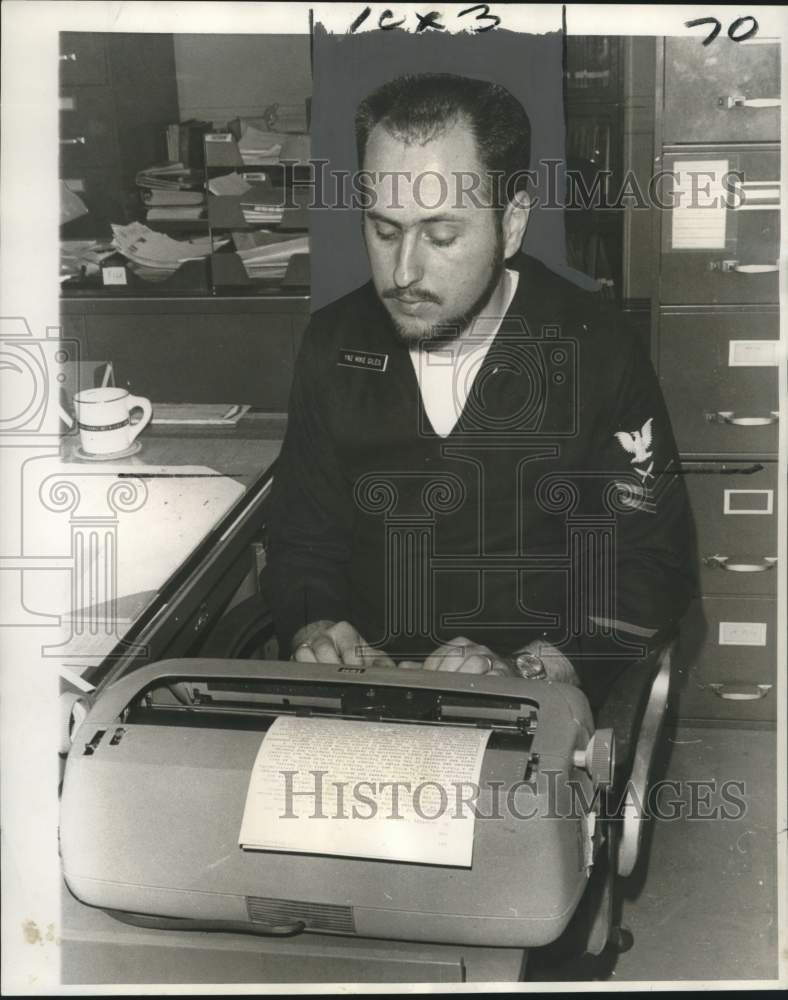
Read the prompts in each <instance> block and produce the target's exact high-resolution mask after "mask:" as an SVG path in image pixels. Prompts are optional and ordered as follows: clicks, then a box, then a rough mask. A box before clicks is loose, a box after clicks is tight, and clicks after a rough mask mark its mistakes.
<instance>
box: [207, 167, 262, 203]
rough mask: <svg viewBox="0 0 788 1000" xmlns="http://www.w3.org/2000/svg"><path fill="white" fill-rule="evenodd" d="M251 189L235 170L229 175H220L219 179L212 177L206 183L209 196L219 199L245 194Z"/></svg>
mask: <svg viewBox="0 0 788 1000" xmlns="http://www.w3.org/2000/svg"><path fill="white" fill-rule="evenodd" d="M251 187H252V185H251V184H249V183H248V182H247V180H246V178H245V177H243V176H242V175H241V174H239V173H237V172H236V171H235V170H233V171H232V173H229V174H222V175H221V177H212V178H211V179H210V180H209V181H208V190H209V191H210V192H211V194H215V195H219V196H221V197H224V196H226V195H237V194H246V192H247V191H249V190H251Z"/></svg>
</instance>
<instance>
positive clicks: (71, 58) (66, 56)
mask: <svg viewBox="0 0 788 1000" xmlns="http://www.w3.org/2000/svg"><path fill="white" fill-rule="evenodd" d="M58 59H59V60H60V61H61V62H76V61H77V54H76V52H62V53H61V54H60V55H59V56H58Z"/></svg>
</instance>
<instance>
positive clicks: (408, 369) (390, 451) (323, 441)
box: [269, 255, 693, 704]
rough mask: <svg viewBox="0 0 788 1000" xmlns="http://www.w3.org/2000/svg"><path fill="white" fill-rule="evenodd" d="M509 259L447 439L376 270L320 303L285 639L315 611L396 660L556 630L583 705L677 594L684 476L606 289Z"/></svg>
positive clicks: (294, 477)
mask: <svg viewBox="0 0 788 1000" xmlns="http://www.w3.org/2000/svg"><path fill="white" fill-rule="evenodd" d="M507 266H509V267H513V268H516V269H517V270H518V271H519V272H520V278H519V282H518V286H517V290H516V293H515V296H514V299H513V301H512V303H511V305H510V307H509V309H508V311H507V314H506V317H505V318H504V320H503V322H502V324H501V326H500V329H499V331H498V333H497V335H496V337H495V339H494V341H493V343H492V345H491V346H490V348H489V350H488V352H487V354H486V356H485V358H484V361H483V362H482V365H481V367H480V369H479V370H478V372H477V374H476V377H475V379H474V381H473V384H472V387H471V389H470V392H469V394H468V398H467V401H466V403H465V407H464V409H463V411H462V414H461V416H460V418H459V420H458V422H457V424H456V425H455V427H454V429H453V430H452V432H451V433H450V434H449V435H448V436H447V437H441V436H439V435H437V434H436V433H435V432H434V430H433V429H432V427H431V425H430V422H429V418H428V417H427V415H426V412H425V410H424V407H423V405H422V401H421V395H420V390H419V385H418V381H417V378H416V374H415V371H414V367H413V363H412V362H411V358H410V354H409V349H408V346H407V345H406V344H404V343H403V342H402V341H401V340H399V339H398V337H397V335H396V333H395V331H394V329H393V327H392V324H391V321H390V319H389V316H388V313H387V312H386V310H385V307H384V306H383V304H382V303H381V302H380V300H379V299H378V297H377V294H376V292H375V289H374V287H373V285H372V284H371V283H368V284H366V285H364V286H363V287H361V288H359V289H357V290H356V291H354V292H351V293H350V294H349V295H346V296H344V297H343V298H341V299H339V300H338V301H336V302H334V303H331V304H330V305H328V306H326V307H325V308H323V309H321V310H319V311H318V312H316V313H315V315H314V316H313V318H312V320H311V322H310V325H309V328H308V330H307V332H306V334H305V338H304V343H303V346H302V349H301V352H300V355H299V358H298V362H297V365H296V373H295V379H294V384H293V389H292V395H291V400H290V409H289V420H288V427H287V433H286V436H285V440H284V445H283V449H282V453H281V456H280V458H279V460H278V462H277V465H276V468H275V473H274V488H273V494H272V498H271V515H270V521H269V538H270V548H269V567H270V580H271V585H272V595H271V596H272V600H273V604H274V618H275V622H276V626H277V634H278V636H279V641H280V649H282V650H283V655H286V653H285V652H284V651H285V650H289V648H290V641H291V639H292V636H293V634H294V633H295V632H296V631H297V629H298V628H300V627H301V626H302V625H304V624H306V623H308V622H311V621H316V620H318V619H329V620H333V621H340V620H347V621H349V622H351V623H352V624H353V625H354V626H355V627H356V628H357V629H358V630H359V632H360V633H361V635H362V636H363V637H364V638H365V639H366V640H367V641H368V642H369V643H370V644H372V645H377V646H380V647H381V648H384V649H385V650H386V652H388V653H389V655H391V656H393V657H394V658H395V659H397V658H408V659H417V658H423V657H425V656H427V655H428V654H429V653H430V652H432V651H433V650H434V649H435V648H436V646H438V645H439V644H440V643H442V642H446V641H448V640H450V639H453V638H455V637H456V636H460V635H462V636H465V637H467V638H468V639H469V640H471V641H474V642H480V643H483V644H485V645H487V646H489V647H490V648H491V649H493V650H494V651H495V652H496V653H498V654H501V655H507V654H509V653H511V652H513V651H515V650H517V649H520V648H521V647H522V646H524V645H525V644H526V643H528V642H529V641H530V640H532V639H534V638H538V637H544V638H546V639H547V640H548V641H550V642H552V643H553V644H554V645H555V646H557V647H558V648H559V649H561V650H562V651H563V652H564V654H565V655H566V656H567V657H568V658H569V659H570V660H571V661H572V663H573V665H574V667H575V669H576V671H577V672H578V674H579V676H580V679H581V683H582V684H583V686H584V688H585V689H586V691H587V693H588V694H589V697H590V698H591V701H592V704H593V703H594V702H595V701H598V700H599V697H600V696H601V695H600V692H601V691H602V689H603V688H604V687H605V686H606V685H607V683H609V681H610V679H611V678H612V677H613V676H615V675H616V674H617V673H619V672H620V669H621V668H623V667H624V666H625V665H626V664H627V663H628V662H631V661H632V660H633V659H635V658H636V657H637V656H638V655H640V654H642V650H643V646H644V645H647V644H648V641H649V640H650V639H652V638H653V637H654V636H655V634H656V635H659V634H661V633H662V632H663V631H664V630H665V629H667V628H669V627H670V625H671V623H673V622H675V621H676V619H677V618H679V617H680V616H681V614H682V613H683V612H684V610H685V609H686V606H687V604H688V601H689V598H690V595H691V592H692V587H693V572H692V569H691V567H690V547H691V527H690V518H689V514H688V506H687V499H686V490H685V486H684V481H683V478H682V476H681V475H680V474H678V460H677V454H676V446H675V442H674V439H673V435H672V432H671V428H670V423H669V420H668V416H667V413H666V410H665V405H664V402H663V399H662V395H661V392H660V389H659V385H658V382H657V379H656V376H655V374H654V371H653V368H652V366H651V363H650V361H649V359H648V357H647V356H646V354H645V353H644V352H643V350H642V348H641V346H640V344H639V343H638V342H637V338H636V336H635V335H634V334H633V333H632V332H631V330H629V329H627V328H626V326H625V325H624V323H623V320H622V318H621V316H620V315H619V314H618V313H617V312H616V311H615V310H613V309H611V308H610V307H608V306H607V305H605V304H604V303H601V302H599V301H598V296H595V295H593V294H590V293H586V292H583V291H580V290H578V289H577V288H576V287H575V286H574V285H572V284H570V283H569V282H567V281H565V280H564V279H562V278H560V277H559V276H557V275H556V274H554V273H553V272H551V271H549V270H548V269H547V268H545V267H544V266H543V265H542V264H540V263H538V262H537V261H535V260H533V259H531V258H529V257H526V256H524V255H517V256H516V257H515V258H513V259H512V260H511V261H509V262H508V265H507ZM434 359H437V363H440V356H439V355H434V356H433V355H430V356H429V357H428V356H427V354H426V353H425V352H422V354H421V360H420V363H434ZM458 376H459V377H460V378H461V377H462V371H461V369H460V371H459V373H458Z"/></svg>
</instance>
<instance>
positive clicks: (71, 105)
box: [60, 87, 118, 177]
mask: <svg viewBox="0 0 788 1000" xmlns="http://www.w3.org/2000/svg"><path fill="white" fill-rule="evenodd" d="M60 108H61V110H60V164H61V177H63V176H71V175H72V174H73V173H74V172H78V171H79V170H80V169H81V168H83V167H85V166H88V165H94V164H98V163H112V162H113V161H114V160H116V159H117V157H118V149H117V140H116V138H115V103H114V101H113V99H112V93H111V91H109V90H108V89H107V88H106V87H75V88H69V89H68V90H66V91H65V92H64V93H63V94H62V95H61V97H60Z"/></svg>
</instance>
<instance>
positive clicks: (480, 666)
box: [458, 646, 495, 674]
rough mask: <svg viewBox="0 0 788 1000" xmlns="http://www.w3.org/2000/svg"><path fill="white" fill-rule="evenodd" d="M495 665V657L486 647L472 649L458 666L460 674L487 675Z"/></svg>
mask: <svg viewBox="0 0 788 1000" xmlns="http://www.w3.org/2000/svg"><path fill="white" fill-rule="evenodd" d="M494 665H495V656H494V655H493V654H492V653H488V652H487V649H486V647H484V646H482V647H478V646H476V647H473V648H472V649H471V650H469V652H468V655H467V656H466V657H465V659H464V660H463V662H462V663H461V664H460V666H459V668H458V669H459V672H460V673H461V674H489V673H490V672H491V671H492V669H493V667H494Z"/></svg>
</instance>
